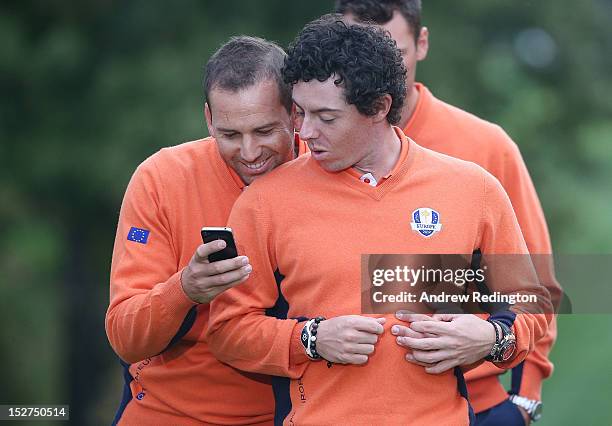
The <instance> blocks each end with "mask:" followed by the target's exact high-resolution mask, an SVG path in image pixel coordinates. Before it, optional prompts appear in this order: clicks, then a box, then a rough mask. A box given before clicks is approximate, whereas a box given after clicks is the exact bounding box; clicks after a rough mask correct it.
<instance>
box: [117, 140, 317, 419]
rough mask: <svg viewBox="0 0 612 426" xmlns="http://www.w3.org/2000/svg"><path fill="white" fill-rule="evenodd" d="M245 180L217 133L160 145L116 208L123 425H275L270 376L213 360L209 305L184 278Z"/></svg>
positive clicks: (221, 222) (118, 352) (226, 216)
mask: <svg viewBox="0 0 612 426" xmlns="http://www.w3.org/2000/svg"><path fill="white" fill-rule="evenodd" d="M304 148H305V145H300V149H301V151H302V152H303V151H304ZM243 187H244V184H243V183H242V181H241V180H240V178H239V177H238V176H237V175H236V174H235V173H234V172H233V170H231V169H230V168H228V167H227V165H226V164H225V163H224V162H223V160H222V159H221V157H220V155H219V152H218V150H217V144H216V143H215V141H214V140H213V139H212V138H207V139H204V140H198V141H194V142H189V143H185V144H182V145H179V146H175V147H172V148H165V149H162V150H161V151H159V152H158V153H156V154H155V155H153V156H152V157H150V158H149V159H147V160H146V161H144V162H143V163H142V164H141V165H140V166H139V167H138V169H137V170H136V172H135V173H134V176H133V177H132V179H131V181H130V183H129V186H128V189H127V191H126V194H125V198H124V200H123V205H122V207H121V214H120V216H119V225H118V228H117V237H116V240H115V247H114V251H113V261H112V267H111V280H110V281H111V286H110V306H109V308H108V312H107V315H106V330H107V334H108V338H109V340H110V343H111V345H112V347H113V349H114V350H115V351H116V352H117V354H118V355H119V357H120V358H121V359H122V360H123V361H124V362H126V363H130V364H131V365H129V366H128V365H127V364H126V368H127V367H129V374H128V375H126V379H127V381H128V382H129V387H130V389H129V390H128V389H126V393H125V395H124V401H123V402H124V404H123V406H122V408H121V410H120V413H118V414H119V415H118V418H119V416H121V417H120V420H121V424H192V423H193V424H203V423H204V424H232V425H237V424H256V423H261V424H270V423H271V419H272V412H273V410H274V402H273V395H272V390H271V387H270V385H269V378H267V377H265V378H264V377H258V376H256V375H250V374H245V373H243V372H240V371H238V370H236V369H234V368H232V367H229V366H227V365H224V364H222V363H220V362H219V361H217V360H216V359H215V358H214V356H213V355H212V354H211V353H210V351H209V349H208V345H207V343H206V339H205V334H204V333H205V330H206V328H207V321H208V305H197V304H196V303H194V302H192V301H191V300H190V299H189V298H188V297H187V295H185V293H184V292H183V289H182V286H181V283H180V276H181V272H182V270H183V268H184V267H185V266H186V265H187V263H188V262H189V260H190V259H191V257H192V256H193V253H194V252H195V249H196V248H197V247H198V246H199V245H200V244H202V241H201V237H200V229H201V228H202V226H225V224H226V223H227V219H228V216H229V213H230V210H231V208H232V205H233V204H234V202H235V200H236V199H237V198H238V196H239V195H240V194H241V192H242V188H243ZM185 332H186V334H184V333H185ZM177 334H179V336H177V337H180V338H178V339H177V341H176V342H174V343H173V344H171V345H170V346H169V344H170V342H171V340H172V339H173V337H174V336H176V335H177ZM181 334H184V335H183V336H182V337H181V336H180V335H181ZM168 346H169V347H168ZM126 373H128V372H127V371H126ZM132 378H133V380H132ZM126 404H127V405H126ZM122 410H123V411H122Z"/></svg>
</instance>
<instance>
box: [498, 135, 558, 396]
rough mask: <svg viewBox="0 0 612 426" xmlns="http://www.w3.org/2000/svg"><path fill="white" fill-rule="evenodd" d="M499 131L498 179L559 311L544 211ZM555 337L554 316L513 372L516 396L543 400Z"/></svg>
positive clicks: (517, 154) (512, 148)
mask: <svg viewBox="0 0 612 426" xmlns="http://www.w3.org/2000/svg"><path fill="white" fill-rule="evenodd" d="M499 131H500V132H501V134H502V135H501V137H502V138H505V139H506V140H507V142H508V143H507V144H506V145H507V147H508V148H507V150H506V152H505V153H504V156H503V158H504V162H503V166H502V170H501V172H500V173H499V174H498V175H499V176H498V178H499V180H500V182H501V184H502V185H503V187H504V188H505V190H506V192H507V193H508V197H509V198H510V201H511V202H512V206H513V208H514V212H515V214H516V217H517V220H518V223H519V226H520V228H521V231H522V232H523V237H524V238H525V243H526V245H527V248H528V250H529V253H531V254H532V260H533V264H534V266H535V269H536V273H537V275H538V279H539V282H540V284H541V285H543V286H544V287H545V288H546V289H547V290H548V292H549V294H550V300H551V303H552V305H553V308H554V309H555V311H556V309H557V308H558V306H559V304H560V301H561V299H562V289H561V286H560V285H559V283H558V282H557V279H556V277H555V273H554V265H553V258H552V245H551V243H550V237H549V233H548V227H547V225H546V219H545V217H544V212H543V211H542V206H541V205H540V201H539V199H538V195H537V193H536V190H535V187H534V185H533V182H532V181H531V178H530V176H529V172H528V170H527V167H526V165H525V162H524V161H523V158H522V156H521V153H520V151H519V149H518V147H517V146H516V144H515V143H514V142H513V141H512V140H511V139H510V137H509V136H508V135H507V134H506V133H505V132H504V131H503V130H501V129H499ZM556 337H557V327H556V318H555V317H553V318H552V319H551V322H550V324H549V328H548V332H547V333H546V335H545V336H544V337H543V338H541V339H540V340H538V341H537V342H536V343H535V348H534V350H533V351H532V352H530V353H529V354H528V355H527V358H526V359H525V361H524V364H523V365H522V366H520V368H518V369H516V370H515V371H513V374H512V378H513V379H512V392H513V393H518V394H519V395H522V396H524V397H527V398H529V399H536V400H540V399H541V393H542V381H543V380H544V379H545V378H547V377H549V376H550V375H551V374H552V371H553V364H552V363H551V362H550V360H549V359H548V356H549V354H550V350H551V349H552V346H553V345H554V343H555V339H556Z"/></svg>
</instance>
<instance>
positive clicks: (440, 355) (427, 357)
mask: <svg viewBox="0 0 612 426" xmlns="http://www.w3.org/2000/svg"><path fill="white" fill-rule="evenodd" d="M412 356H414V358H415V359H416V360H417V361H421V362H425V363H427V364H435V363H437V362H440V361H444V360H449V359H450V360H454V359H457V356H456V355H455V354H454V353H453V352H451V351H448V350H445V349H440V350H435V351H421V350H418V349H413V350H412Z"/></svg>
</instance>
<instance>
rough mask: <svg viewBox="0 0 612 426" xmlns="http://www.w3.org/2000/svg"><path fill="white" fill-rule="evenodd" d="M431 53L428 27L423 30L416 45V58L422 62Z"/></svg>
mask: <svg viewBox="0 0 612 426" xmlns="http://www.w3.org/2000/svg"><path fill="white" fill-rule="evenodd" d="M428 51H429V30H428V29H427V27H423V28H421V31H420V33H419V39H418V40H417V43H416V58H417V61H422V60H423V59H425V58H426V57H427V52H428Z"/></svg>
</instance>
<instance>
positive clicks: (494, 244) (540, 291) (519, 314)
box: [480, 173, 552, 368]
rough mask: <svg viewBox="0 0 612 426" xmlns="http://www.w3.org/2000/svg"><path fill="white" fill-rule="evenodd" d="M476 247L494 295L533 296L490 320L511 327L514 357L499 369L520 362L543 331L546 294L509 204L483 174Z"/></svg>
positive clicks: (547, 317)
mask: <svg viewBox="0 0 612 426" xmlns="http://www.w3.org/2000/svg"><path fill="white" fill-rule="evenodd" d="M480 247H481V250H482V253H483V260H484V265H485V267H486V268H487V272H486V273H487V283H488V284H490V288H491V290H492V291H494V292H499V293H501V294H520V295H522V296H535V298H536V301H535V302H528V303H527V302H525V303H517V304H515V305H512V306H511V307H510V308H509V310H507V311H502V312H499V313H495V314H494V315H492V316H494V317H496V318H498V319H500V320H502V321H504V322H505V323H506V324H507V325H509V326H512V327H513V329H514V334H515V336H516V344H517V350H516V352H515V355H514V356H513V357H512V358H511V359H510V360H509V361H508V362H505V363H503V364H501V363H500V364H497V365H498V367H501V368H511V367H514V366H516V365H517V364H519V363H520V362H522V361H523V360H524V359H525V357H526V356H527V354H528V353H529V352H531V351H532V350H533V349H534V347H535V342H537V341H538V340H540V339H541V338H542V337H543V336H544V335H545V334H546V332H547V329H548V323H549V321H550V313H551V312H552V309H551V307H550V299H549V293H548V291H547V290H546V288H544V287H543V286H541V285H540V284H539V283H538V279H537V275H536V272H535V269H534V267H533V263H532V261H531V258H530V256H529V253H528V251H527V247H526V245H525V242H524V240H523V237H522V233H521V230H520V228H519V225H518V222H517V219H516V216H515V214H514V211H513V209H512V205H511V203H510V200H509V198H508V196H507V195H506V193H505V191H504V190H503V188H502V186H501V184H500V183H499V182H498V181H497V180H496V179H494V178H493V177H492V176H490V175H489V174H488V173H487V174H485V175H484V204H483V220H482V228H481V240H480Z"/></svg>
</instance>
